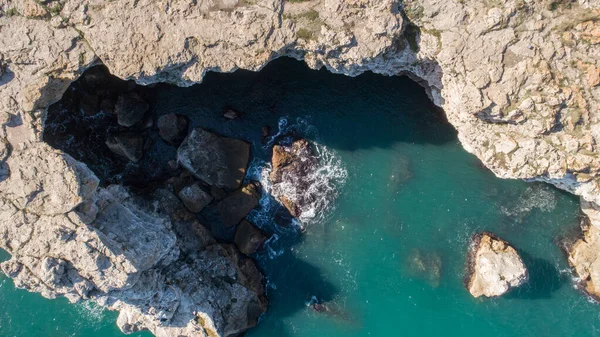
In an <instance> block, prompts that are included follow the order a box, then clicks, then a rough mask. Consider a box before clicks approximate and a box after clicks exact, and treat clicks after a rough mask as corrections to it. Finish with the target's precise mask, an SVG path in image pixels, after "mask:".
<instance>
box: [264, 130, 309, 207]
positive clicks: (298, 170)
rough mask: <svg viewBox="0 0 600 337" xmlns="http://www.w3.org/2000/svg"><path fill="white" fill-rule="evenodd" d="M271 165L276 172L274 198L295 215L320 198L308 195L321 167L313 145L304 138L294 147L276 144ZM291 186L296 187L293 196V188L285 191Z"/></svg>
mask: <svg viewBox="0 0 600 337" xmlns="http://www.w3.org/2000/svg"><path fill="white" fill-rule="evenodd" d="M271 163H272V165H273V170H272V171H271V174H270V175H269V180H271V183H272V184H273V195H274V196H275V197H276V198H277V199H278V200H279V202H281V204H282V205H283V206H285V208H287V210H288V211H289V212H290V214H291V215H292V216H294V217H299V216H300V215H301V214H302V210H303V209H305V206H307V205H309V204H311V202H312V201H313V200H314V199H315V198H316V197H318V196H315V195H312V194H311V193H305V192H306V191H309V187H310V185H311V184H312V183H313V181H312V180H313V179H314V177H313V176H314V172H315V170H316V168H317V164H318V162H317V158H316V157H315V155H314V154H313V152H312V149H311V147H310V144H309V143H308V141H306V140H305V139H300V140H296V141H295V142H293V143H292V145H291V146H283V145H275V146H273V156H272V158H271ZM290 185H291V186H294V189H295V192H294V193H293V194H290V192H289V191H288V190H289V189H286V188H282V186H290ZM315 193H318V192H315Z"/></svg>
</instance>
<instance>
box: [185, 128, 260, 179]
mask: <svg viewBox="0 0 600 337" xmlns="http://www.w3.org/2000/svg"><path fill="white" fill-rule="evenodd" d="M249 158H250V144H248V143H246V142H244V141H242V140H239V139H233V138H227V137H223V136H220V135H217V134H215V133H212V132H209V131H207V130H204V129H202V128H197V129H194V130H192V132H191V133H190V134H189V135H188V136H187V137H186V138H185V140H184V141H183V143H182V144H181V146H180V147H179V149H178V150H177V160H178V161H179V163H180V164H181V166H183V167H184V168H185V169H187V170H188V171H189V172H191V173H192V174H193V175H194V176H195V177H196V178H197V179H200V180H202V181H204V182H205V183H207V184H208V185H210V186H216V187H219V188H224V189H227V190H235V189H237V188H239V187H240V186H241V184H242V180H243V179H244V176H245V174H246V168H247V167H248V160H249Z"/></svg>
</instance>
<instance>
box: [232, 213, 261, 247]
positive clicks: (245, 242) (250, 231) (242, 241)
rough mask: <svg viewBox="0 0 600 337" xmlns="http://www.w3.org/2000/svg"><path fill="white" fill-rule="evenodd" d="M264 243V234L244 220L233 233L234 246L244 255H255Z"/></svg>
mask: <svg viewBox="0 0 600 337" xmlns="http://www.w3.org/2000/svg"><path fill="white" fill-rule="evenodd" d="M265 241H267V236H266V235H265V233H263V231H262V230H261V229H260V228H258V227H256V226H255V225H254V224H251V223H250V222H248V221H246V220H242V222H240V224H239V225H238V227H237V230H236V231H235V239H234V242H235V245H236V247H238V249H239V250H240V252H242V253H244V254H246V255H250V254H253V253H256V252H257V251H258V250H259V249H260V248H261V247H262V245H263V244H264V243H265Z"/></svg>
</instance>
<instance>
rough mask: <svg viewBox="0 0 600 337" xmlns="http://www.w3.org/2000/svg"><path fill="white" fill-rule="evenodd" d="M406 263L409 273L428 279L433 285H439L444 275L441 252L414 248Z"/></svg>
mask: <svg viewBox="0 0 600 337" xmlns="http://www.w3.org/2000/svg"><path fill="white" fill-rule="evenodd" d="M406 264H407V267H408V272H409V274H411V275H413V276H415V277H418V278H421V279H424V280H426V281H427V282H429V283H430V284H431V285H432V286H433V287H437V286H439V284H440V278H441V276H442V258H441V257H440V255H439V254H437V253H433V252H432V253H428V252H423V251H421V250H420V249H414V250H413V251H411V253H410V254H409V256H408V257H407V261H406Z"/></svg>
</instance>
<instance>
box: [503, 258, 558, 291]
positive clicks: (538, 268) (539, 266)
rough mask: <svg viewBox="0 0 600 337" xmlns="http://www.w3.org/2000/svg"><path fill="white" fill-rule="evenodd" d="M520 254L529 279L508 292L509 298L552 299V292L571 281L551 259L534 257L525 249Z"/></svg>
mask: <svg viewBox="0 0 600 337" xmlns="http://www.w3.org/2000/svg"><path fill="white" fill-rule="evenodd" d="M519 254H520V255H521V258H522V259H523V262H524V263H525V266H527V269H528V271H529V281H528V282H527V283H526V284H524V285H522V286H521V287H518V288H516V289H514V290H513V291H511V292H509V293H508V294H506V297H507V298H514V299H527V300H539V299H550V298H552V294H553V293H554V292H556V291H557V290H559V289H560V288H561V287H562V286H563V285H565V284H567V283H568V282H569V277H568V276H567V275H564V274H561V273H560V272H559V270H558V269H557V267H556V266H555V265H554V264H552V263H551V262H550V261H547V260H544V259H540V258H536V257H533V256H531V255H529V254H527V253H525V252H523V251H520V252H519Z"/></svg>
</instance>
